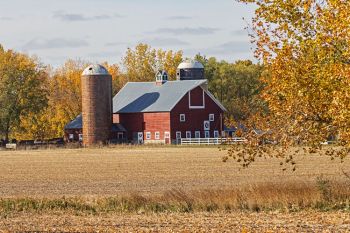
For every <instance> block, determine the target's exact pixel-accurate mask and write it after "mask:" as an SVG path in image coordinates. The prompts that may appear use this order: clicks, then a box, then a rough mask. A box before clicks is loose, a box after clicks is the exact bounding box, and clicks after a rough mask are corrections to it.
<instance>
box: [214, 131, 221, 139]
mask: <svg viewBox="0 0 350 233" xmlns="http://www.w3.org/2000/svg"><path fill="white" fill-rule="evenodd" d="M219 136H220V135H219V130H214V138H219Z"/></svg>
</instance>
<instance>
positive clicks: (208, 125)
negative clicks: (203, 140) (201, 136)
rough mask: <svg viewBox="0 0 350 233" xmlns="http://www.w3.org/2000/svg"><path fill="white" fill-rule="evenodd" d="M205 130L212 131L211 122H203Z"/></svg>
mask: <svg viewBox="0 0 350 233" xmlns="http://www.w3.org/2000/svg"><path fill="white" fill-rule="evenodd" d="M203 129H204V130H210V121H203Z"/></svg>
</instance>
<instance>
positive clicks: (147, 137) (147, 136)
mask: <svg viewBox="0 0 350 233" xmlns="http://www.w3.org/2000/svg"><path fill="white" fill-rule="evenodd" d="M146 139H147V140H151V139H152V134H151V132H146Z"/></svg>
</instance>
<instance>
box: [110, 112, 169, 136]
mask: <svg viewBox="0 0 350 233" xmlns="http://www.w3.org/2000/svg"><path fill="white" fill-rule="evenodd" d="M115 115H116V114H115ZM113 118H114V120H115V122H114V123H117V122H116V121H117V120H119V122H118V123H121V124H122V125H123V126H124V127H125V129H126V130H127V137H128V140H133V137H134V134H135V133H137V132H143V134H144V139H146V132H150V133H151V140H155V132H159V133H160V139H161V140H164V132H166V131H168V132H170V113H169V112H156V113H121V114H119V116H114V117H113Z"/></svg>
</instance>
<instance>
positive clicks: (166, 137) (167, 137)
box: [164, 131, 170, 139]
mask: <svg viewBox="0 0 350 233" xmlns="http://www.w3.org/2000/svg"><path fill="white" fill-rule="evenodd" d="M164 139H170V132H169V131H165V132H164Z"/></svg>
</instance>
